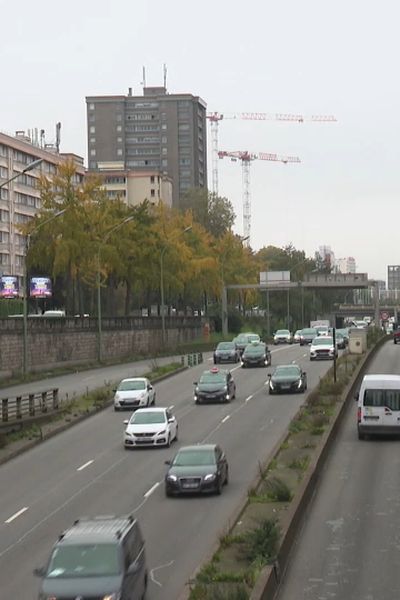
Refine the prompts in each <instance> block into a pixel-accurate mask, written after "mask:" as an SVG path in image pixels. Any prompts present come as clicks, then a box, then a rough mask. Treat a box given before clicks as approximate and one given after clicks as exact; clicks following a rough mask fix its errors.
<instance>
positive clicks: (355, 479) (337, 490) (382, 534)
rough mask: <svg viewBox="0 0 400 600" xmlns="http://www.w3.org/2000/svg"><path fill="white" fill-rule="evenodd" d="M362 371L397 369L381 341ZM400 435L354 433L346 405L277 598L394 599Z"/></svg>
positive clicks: (395, 351)
mask: <svg viewBox="0 0 400 600" xmlns="http://www.w3.org/2000/svg"><path fill="white" fill-rule="evenodd" d="M367 372H369V373H396V374H398V373H399V372H400V354H399V348H398V347H397V346H395V345H394V344H393V342H392V343H390V342H389V343H386V344H385V345H384V346H383V347H382V349H381V350H380V351H379V352H378V353H377V355H376V356H375V358H374V359H373V361H372V363H371V365H370V366H369V367H368V370H367ZM399 450H400V440H399V438H391V439H385V438H380V439H372V440H368V441H359V440H358V439H357V403H356V402H354V403H353V405H351V407H350V409H349V411H348V414H347V415H346V418H345V420H344V421H343V424H342V426H341V429H340V432H339V435H338V437H337V440H336V442H335V445H334V447H333V448H332V450H331V455H330V456H329V459H328V460H327V463H326V465H325V469H324V473H323V475H322V480H321V483H320V485H319V488H318V490H317V493H316V495H315V497H314V501H313V503H312V505H311V506H310V511H309V514H308V516H307V517H306V522H305V525H304V526H303V529H302V531H300V534H299V537H298V540H297V542H296V544H295V547H294V549H293V551H292V557H291V560H290V563H289V567H288V569H287V572H286V574H285V577H284V580H283V584H282V586H281V590H280V592H279V593H278V598H279V600H292V599H293V598H298V599H299V600H325V599H326V600H331V599H337V600H394V599H395V598H399V597H400V570H399V555H400V534H399V532H400V511H399V505H400V500H399V490H400V452H399Z"/></svg>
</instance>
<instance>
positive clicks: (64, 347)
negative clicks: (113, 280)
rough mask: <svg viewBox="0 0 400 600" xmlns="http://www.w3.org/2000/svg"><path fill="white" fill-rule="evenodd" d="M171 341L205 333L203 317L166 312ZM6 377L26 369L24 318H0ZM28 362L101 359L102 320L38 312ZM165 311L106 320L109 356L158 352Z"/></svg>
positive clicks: (0, 372) (0, 357)
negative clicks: (99, 335)
mask: <svg viewBox="0 0 400 600" xmlns="http://www.w3.org/2000/svg"><path fill="white" fill-rule="evenodd" d="M165 325H166V338H167V339H166V347H167V348H169V349H173V348H175V347H176V346H177V345H179V344H182V343H185V342H190V341H191V340H193V339H195V338H198V337H199V336H200V335H201V331H202V323H201V318H199V317H169V318H166V323H165ZM0 340H1V343H0V377H1V376H2V377H5V376H9V375H11V374H12V373H16V372H19V371H21V370H22V366H23V364H22V361H23V323H22V319H16V318H15V319H10V318H9V319H0ZM27 340H28V365H29V370H30V371H40V370H45V369H52V368H57V367H65V366H70V365H74V364H85V363H92V362H94V361H96V359H97V356H98V323H97V319H92V318H76V319H75V318H48V319H45V318H39V317H38V318H34V319H33V318H32V319H29V320H28V338H27ZM161 341H162V334H161V319H160V317H144V318H129V317H127V318H116V319H104V320H103V321H102V357H103V360H105V361H107V360H115V359H124V358H127V357H132V356H138V355H143V354H156V353H157V352H158V351H159V350H160V348H161Z"/></svg>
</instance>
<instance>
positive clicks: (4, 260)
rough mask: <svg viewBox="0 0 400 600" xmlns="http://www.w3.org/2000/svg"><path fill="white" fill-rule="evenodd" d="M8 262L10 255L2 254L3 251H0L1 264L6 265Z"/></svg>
mask: <svg viewBox="0 0 400 600" xmlns="http://www.w3.org/2000/svg"><path fill="white" fill-rule="evenodd" d="M9 262H10V257H9V255H8V254H4V253H3V252H1V253H0V263H1V264H2V265H8V264H9Z"/></svg>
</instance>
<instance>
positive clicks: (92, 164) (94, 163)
mask: <svg viewBox="0 0 400 600" xmlns="http://www.w3.org/2000/svg"><path fill="white" fill-rule="evenodd" d="M90 168H91V169H96V168H97V163H96V161H94V160H91V161H90Z"/></svg>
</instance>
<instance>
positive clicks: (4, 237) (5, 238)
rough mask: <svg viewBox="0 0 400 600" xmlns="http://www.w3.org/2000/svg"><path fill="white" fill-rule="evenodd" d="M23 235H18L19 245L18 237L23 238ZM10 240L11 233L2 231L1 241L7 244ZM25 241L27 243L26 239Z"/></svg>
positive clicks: (0, 234)
mask: <svg viewBox="0 0 400 600" xmlns="http://www.w3.org/2000/svg"><path fill="white" fill-rule="evenodd" d="M21 237H22V236H21V235H17V236H16V238H17V239H16V242H17V245H19V244H18V238H21ZM9 240H10V234H9V233H8V232H7V231H0V242H1V243H2V244H7V243H8V241H9ZM24 243H25V241H24Z"/></svg>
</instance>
